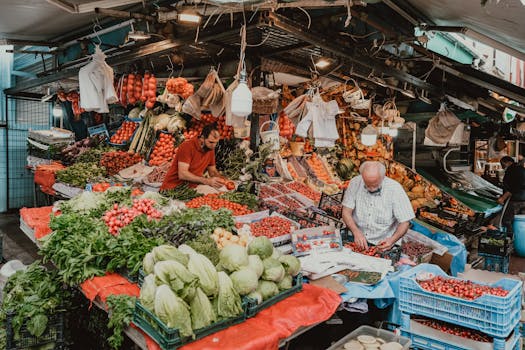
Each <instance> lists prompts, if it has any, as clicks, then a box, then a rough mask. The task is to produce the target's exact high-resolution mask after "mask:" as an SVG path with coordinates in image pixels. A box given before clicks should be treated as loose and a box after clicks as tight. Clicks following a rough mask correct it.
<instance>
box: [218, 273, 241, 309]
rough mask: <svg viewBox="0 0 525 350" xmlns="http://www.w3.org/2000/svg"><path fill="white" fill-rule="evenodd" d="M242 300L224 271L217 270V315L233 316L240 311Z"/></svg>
mask: <svg viewBox="0 0 525 350" xmlns="http://www.w3.org/2000/svg"><path fill="white" fill-rule="evenodd" d="M242 311H243V310H242V302H241V297H240V296H239V293H237V291H236V290H235V288H234V287H233V282H232V280H231V279H230V277H228V275H227V274H226V272H223V271H221V272H219V295H218V296H217V315H218V316H219V317H226V318H229V317H235V316H237V315H240V314H241V313H242Z"/></svg>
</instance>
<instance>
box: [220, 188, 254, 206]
mask: <svg viewBox="0 0 525 350" xmlns="http://www.w3.org/2000/svg"><path fill="white" fill-rule="evenodd" d="M219 198H222V199H226V200H229V201H230V202H234V203H239V204H243V205H246V206H247V207H248V208H250V209H251V210H257V208H258V207H259V199H258V198H257V196H256V195H254V194H251V193H247V192H225V193H222V194H221V195H219Z"/></svg>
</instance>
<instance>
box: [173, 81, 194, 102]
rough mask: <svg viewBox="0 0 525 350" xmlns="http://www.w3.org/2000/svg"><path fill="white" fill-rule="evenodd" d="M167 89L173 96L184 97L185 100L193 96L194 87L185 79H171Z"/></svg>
mask: <svg viewBox="0 0 525 350" xmlns="http://www.w3.org/2000/svg"><path fill="white" fill-rule="evenodd" d="M166 89H168V92H169V93H171V94H176V95H180V96H182V98H183V99H187V98H188V97H190V96H191V95H193V85H191V84H190V83H188V81H187V80H186V79H184V78H180V77H179V78H169V79H168V81H167V82H166Z"/></svg>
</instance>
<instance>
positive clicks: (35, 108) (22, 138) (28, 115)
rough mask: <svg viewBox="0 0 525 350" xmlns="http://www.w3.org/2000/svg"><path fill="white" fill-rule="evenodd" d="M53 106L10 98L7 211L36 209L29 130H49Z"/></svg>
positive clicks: (7, 138)
mask: <svg viewBox="0 0 525 350" xmlns="http://www.w3.org/2000/svg"><path fill="white" fill-rule="evenodd" d="M50 127H51V125H50V103H47V102H46V103H42V102H40V100H30V99H22V98H14V97H10V96H8V98H7V132H6V140H5V143H6V144H7V147H6V148H7V154H6V162H5V163H6V164H7V183H8V188H7V191H8V193H7V209H8V210H9V209H17V208H21V207H24V206H32V205H33V191H34V183H33V174H32V173H31V171H29V170H28V169H27V168H26V165H27V160H26V158H27V135H28V131H29V130H30V129H32V130H39V129H40V130H41V129H49V128H50Z"/></svg>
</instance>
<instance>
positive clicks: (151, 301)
mask: <svg viewBox="0 0 525 350" xmlns="http://www.w3.org/2000/svg"><path fill="white" fill-rule="evenodd" d="M156 290H157V285H156V284H155V275H154V274H149V275H147V276H146V277H145V278H144V283H143V284H142V287H141V288H140V297H139V300H140V303H141V304H142V305H143V306H144V307H145V308H146V309H148V310H151V311H153V308H154V306H155V291H156Z"/></svg>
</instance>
